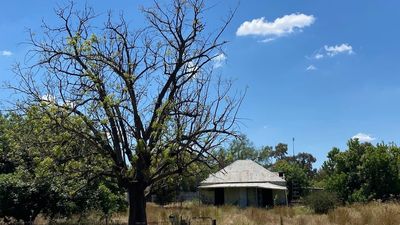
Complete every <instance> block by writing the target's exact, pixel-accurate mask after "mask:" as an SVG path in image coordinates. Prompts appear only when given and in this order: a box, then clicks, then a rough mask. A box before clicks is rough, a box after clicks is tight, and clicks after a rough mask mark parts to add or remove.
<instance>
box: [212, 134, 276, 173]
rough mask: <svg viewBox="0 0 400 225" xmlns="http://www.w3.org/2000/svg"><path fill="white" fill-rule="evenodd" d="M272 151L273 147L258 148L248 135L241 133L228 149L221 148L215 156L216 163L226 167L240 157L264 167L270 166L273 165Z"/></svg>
mask: <svg viewBox="0 0 400 225" xmlns="http://www.w3.org/2000/svg"><path fill="white" fill-rule="evenodd" d="M271 152H272V147H270V146H265V147H261V148H256V147H255V146H254V144H253V142H251V141H250V139H249V138H248V137H247V136H246V135H244V134H241V135H240V136H239V137H238V138H237V139H234V140H233V141H232V142H231V143H230V144H229V146H228V147H227V148H226V149H223V148H222V149H219V150H218V151H217V152H216V154H215V156H216V159H217V162H216V163H219V164H220V167H225V166H227V165H229V164H231V163H232V162H234V161H236V160H240V159H249V160H253V161H255V162H257V163H259V164H261V165H262V166H264V167H268V166H270V165H271Z"/></svg>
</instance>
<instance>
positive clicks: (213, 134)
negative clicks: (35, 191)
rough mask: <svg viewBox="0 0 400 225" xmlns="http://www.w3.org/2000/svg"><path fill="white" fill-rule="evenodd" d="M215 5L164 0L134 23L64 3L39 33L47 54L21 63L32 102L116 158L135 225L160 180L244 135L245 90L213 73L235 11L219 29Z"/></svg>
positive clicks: (39, 45) (38, 50)
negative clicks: (240, 129) (240, 130)
mask: <svg viewBox="0 0 400 225" xmlns="http://www.w3.org/2000/svg"><path fill="white" fill-rule="evenodd" d="M164 6H165V7H164ZM206 10H207V8H206V6H205V4H204V1H202V0H193V1H185V0H174V1H171V3H169V4H166V5H163V4H161V3H159V2H157V1H156V2H155V3H154V6H153V7H150V8H144V9H142V12H143V14H144V17H145V18H146V23H145V24H144V25H143V29H139V30H136V31H134V30H132V29H131V28H130V27H129V25H128V23H127V22H126V21H125V20H124V18H123V16H121V17H119V18H118V20H115V19H114V18H113V17H112V16H111V15H110V16H109V17H108V18H106V19H105V20H106V23H105V26H104V27H101V28H99V27H98V26H93V20H94V18H95V17H96V16H95V13H94V12H93V10H91V9H88V8H86V9H84V10H81V11H79V10H75V8H74V7H73V5H71V6H68V7H65V8H61V9H59V10H58V11H57V16H58V19H59V20H58V21H59V23H58V24H56V25H55V26H54V27H51V26H50V25H48V24H44V25H43V26H42V27H43V29H44V30H43V32H40V33H42V34H44V35H34V34H33V33H31V36H30V37H31V39H30V44H31V46H32V49H31V52H32V53H34V55H35V57H32V59H33V60H37V61H35V62H33V63H32V64H33V66H32V67H30V68H28V69H27V70H24V69H21V68H17V69H16V73H17V74H18V75H19V76H20V77H21V82H20V86H18V87H15V88H16V89H17V90H19V91H20V92H22V93H23V94H24V99H21V101H20V102H22V106H29V105H32V104H34V105H39V106H43V104H42V103H46V104H50V105H52V106H53V107H54V109H55V113H54V114H49V115H51V117H50V119H51V120H52V121H53V122H56V123H58V125H60V126H61V127H63V128H64V129H65V130H68V131H70V132H73V133H74V134H75V135H77V136H79V137H80V138H81V141H82V142H87V143H90V144H91V146H92V149H93V150H96V152H97V153H99V154H101V155H102V156H104V158H108V159H109V160H107V162H108V161H109V162H111V163H112V165H110V167H109V168H111V169H112V170H111V174H112V175H113V176H114V177H116V178H117V179H118V183H119V185H120V186H121V187H123V188H125V189H126V190H127V192H128V199H129V203H130V205H129V219H128V220H129V221H128V222H129V224H130V225H133V224H147V222H146V221H147V217H146V195H147V194H148V193H150V192H151V190H149V189H151V187H152V186H155V185H156V183H157V182H160V181H161V180H163V179H168V177H170V176H172V175H174V174H181V173H182V172H183V171H185V170H187V168H188V167H189V166H190V165H191V164H192V163H195V162H198V161H203V162H205V163H206V162H207V161H206V160H207V159H208V156H209V154H210V153H211V151H212V150H213V149H215V148H217V147H218V146H220V145H221V144H222V143H225V142H226V141H227V140H229V139H230V138H231V136H232V135H235V134H236V129H237V119H236V115H237V109H238V107H239V105H240V102H241V99H242V97H241V96H240V95H235V96H236V97H238V98H236V97H235V96H234V95H231V93H232V92H231V91H230V89H231V87H232V84H231V82H229V81H226V80H223V79H221V78H220V77H216V76H215V75H214V73H213V72H212V71H213V70H212V68H213V59H215V58H216V57H217V56H218V55H220V54H222V49H221V48H222V46H224V44H225V43H226V41H221V40H220V38H221V35H222V33H223V31H224V30H225V28H226V27H227V25H228V23H229V22H230V20H231V18H232V15H228V17H227V19H226V21H225V22H223V23H222V24H221V28H220V29H217V30H215V32H209V30H207V29H206V24H207V23H206V22H205V21H204V18H205V16H204V13H205V12H206ZM100 15H101V14H100ZM97 19H99V18H97ZM32 70H33V71H36V72H33V71H32ZM37 71H40V72H37ZM37 74H40V75H41V76H40V77H36V76H35V75H37ZM38 80H40V81H41V82H37V81H38ZM210 90H215V91H210ZM46 107H47V106H46ZM70 117H73V118H78V119H79V120H80V121H81V122H82V126H83V127H80V126H76V124H75V123H73V121H71V119H69V118H70ZM87 161H89V160H87ZM87 165H91V164H87Z"/></svg>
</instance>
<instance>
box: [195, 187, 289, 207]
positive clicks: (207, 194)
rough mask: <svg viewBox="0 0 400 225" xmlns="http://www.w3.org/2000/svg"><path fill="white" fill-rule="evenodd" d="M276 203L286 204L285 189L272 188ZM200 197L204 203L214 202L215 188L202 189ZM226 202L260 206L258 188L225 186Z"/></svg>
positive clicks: (243, 205)
mask: <svg viewBox="0 0 400 225" xmlns="http://www.w3.org/2000/svg"><path fill="white" fill-rule="evenodd" d="M272 195H273V199H274V202H275V204H276V205H286V195H285V191H284V190H272ZM200 199H201V201H202V202H203V203H204V204H214V200H215V192H214V189H200ZM224 203H225V204H226V205H237V206H240V207H246V206H258V202H257V190H256V188H225V189H224Z"/></svg>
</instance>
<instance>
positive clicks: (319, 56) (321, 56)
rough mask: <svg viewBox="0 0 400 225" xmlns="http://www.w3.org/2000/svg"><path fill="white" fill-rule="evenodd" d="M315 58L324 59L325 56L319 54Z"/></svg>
mask: <svg viewBox="0 0 400 225" xmlns="http://www.w3.org/2000/svg"><path fill="white" fill-rule="evenodd" d="M314 58H315V59H322V58H324V55H323V54H321V53H317V54H315V55H314Z"/></svg>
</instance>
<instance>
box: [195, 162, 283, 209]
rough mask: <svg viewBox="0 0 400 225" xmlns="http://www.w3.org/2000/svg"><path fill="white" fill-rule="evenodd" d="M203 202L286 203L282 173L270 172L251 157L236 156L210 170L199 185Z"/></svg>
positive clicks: (245, 204)
mask: <svg viewBox="0 0 400 225" xmlns="http://www.w3.org/2000/svg"><path fill="white" fill-rule="evenodd" d="M199 192H200V198H201V200H202V202H203V203H206V204H214V205H223V204H231V205H238V206H240V207H246V206H255V207H267V206H268V207H271V206H274V205H285V204H287V188H286V181H285V180H284V179H283V174H279V173H274V172H271V171H269V170H267V169H265V168H264V167H263V166H261V165H259V164H258V163H256V162H254V161H251V160H237V161H235V162H233V163H232V164H230V165H229V166H227V167H225V168H223V169H221V170H220V171H218V172H216V173H214V174H210V175H209V177H208V178H207V179H205V180H204V181H202V182H201V183H200V186H199Z"/></svg>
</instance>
